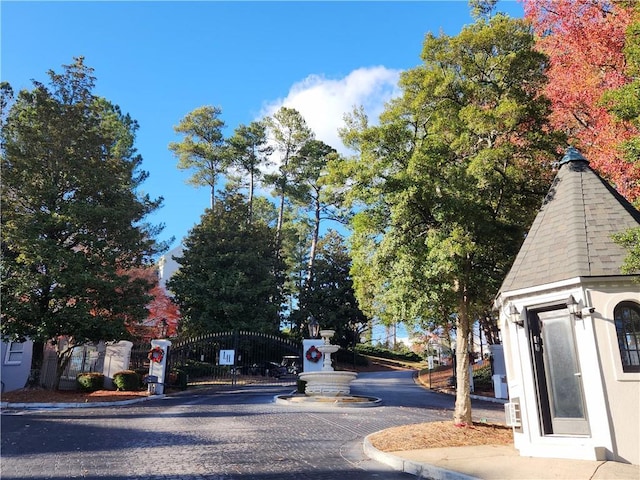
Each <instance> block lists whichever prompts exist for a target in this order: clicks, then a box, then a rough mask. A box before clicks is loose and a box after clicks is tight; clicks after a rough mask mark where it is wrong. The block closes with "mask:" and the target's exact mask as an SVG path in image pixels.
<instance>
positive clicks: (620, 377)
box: [495, 148, 640, 465]
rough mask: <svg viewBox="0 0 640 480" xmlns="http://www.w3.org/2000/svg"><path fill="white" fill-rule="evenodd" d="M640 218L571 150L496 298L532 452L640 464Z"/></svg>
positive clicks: (517, 435)
mask: <svg viewBox="0 0 640 480" xmlns="http://www.w3.org/2000/svg"><path fill="white" fill-rule="evenodd" d="M639 226H640V212H639V211H638V210H636V209H635V208H634V207H633V206H632V205H631V204H630V203H629V202H628V201H626V200H625V199H624V198H623V197H622V196H621V195H620V194H618V192H616V191H615V190H614V189H613V188H612V187H611V186H610V185H608V184H607V182H606V181H604V180H603V179H602V178H600V177H599V176H598V174H596V173H595V172H594V171H593V170H592V169H591V168H590V167H589V162H588V161H587V160H586V159H585V158H584V157H583V156H582V155H581V154H580V153H579V152H578V151H577V150H575V149H573V148H569V149H568V150H567V153H566V155H565V156H564V158H563V159H562V161H561V162H560V168H559V171H558V174H557V176H556V178H555V180H554V182H553V184H552V187H551V189H550V191H549V193H548V195H547V197H546V198H545V200H544V203H543V205H542V208H541V209H540V212H539V213H538V215H537V217H536V219H535V220H534V222H533V225H532V226H531V229H530V230H529V233H528V235H527V237H526V239H525V241H524V243H523V245H522V248H521V249H520V252H519V253H518V255H517V257H516V259H515V261H514V264H513V266H512V267H511V270H510V272H509V273H508V274H507V276H506V278H505V280H504V283H503V284H502V287H501V288H500V291H499V292H498V295H497V297H496V301H495V307H496V308H497V309H498V310H499V313H500V315H499V318H500V320H499V321H500V327H501V330H502V338H503V343H504V349H505V350H504V353H505V361H506V370H507V382H508V391H509V403H508V404H507V405H506V406H505V413H506V415H507V423H508V424H509V425H511V426H513V428H514V444H515V447H516V448H517V449H518V450H519V451H520V455H522V456H531V457H554V458H573V459H584V460H614V461H618V462H624V463H631V464H636V465H637V464H640V283H639V282H640V275H624V274H622V273H621V271H620V267H621V265H622V263H623V259H624V258H625V256H626V255H627V252H626V251H625V250H624V249H623V248H621V247H620V246H618V245H617V244H616V243H614V242H613V240H612V239H611V235H612V234H613V233H617V232H622V231H625V230H627V229H630V228H636V227H639Z"/></svg>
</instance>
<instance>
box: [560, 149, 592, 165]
mask: <svg viewBox="0 0 640 480" xmlns="http://www.w3.org/2000/svg"><path fill="white" fill-rule="evenodd" d="M577 161H579V162H587V163H589V160H587V159H586V158H584V157H583V156H582V154H581V153H580V152H579V151H578V149H577V148H575V147H568V148H567V149H566V150H565V152H564V157H562V160H560V165H564V164H565V163H569V162H577Z"/></svg>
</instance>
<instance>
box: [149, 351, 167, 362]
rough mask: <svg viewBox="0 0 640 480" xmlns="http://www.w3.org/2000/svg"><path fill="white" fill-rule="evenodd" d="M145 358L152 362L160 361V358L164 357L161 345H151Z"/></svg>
mask: <svg viewBox="0 0 640 480" xmlns="http://www.w3.org/2000/svg"><path fill="white" fill-rule="evenodd" d="M147 358H148V359H149V360H151V361H152V362H157V363H162V359H163V358H164V350H162V348H161V347H153V348H152V349H151V350H149V355H147Z"/></svg>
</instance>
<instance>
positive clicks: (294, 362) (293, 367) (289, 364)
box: [280, 355, 302, 375]
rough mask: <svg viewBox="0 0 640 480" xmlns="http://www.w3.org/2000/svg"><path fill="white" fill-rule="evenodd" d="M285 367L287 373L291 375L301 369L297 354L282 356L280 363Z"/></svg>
mask: <svg viewBox="0 0 640 480" xmlns="http://www.w3.org/2000/svg"><path fill="white" fill-rule="evenodd" d="M280 365H282V366H283V367H286V369H287V373H289V374H291V375H297V374H298V372H300V370H302V364H301V363H300V357H299V356H298V355H285V356H284V357H282V363H281V364H280Z"/></svg>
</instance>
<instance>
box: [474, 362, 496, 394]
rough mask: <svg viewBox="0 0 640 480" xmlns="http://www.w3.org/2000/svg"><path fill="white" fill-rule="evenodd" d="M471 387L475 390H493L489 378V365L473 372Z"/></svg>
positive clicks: (491, 381)
mask: <svg viewBox="0 0 640 480" xmlns="http://www.w3.org/2000/svg"><path fill="white" fill-rule="evenodd" d="M473 385H474V386H475V387H476V388H488V389H491V388H493V380H492V378H491V365H486V366H484V367H482V368H479V369H477V370H474V372H473Z"/></svg>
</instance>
